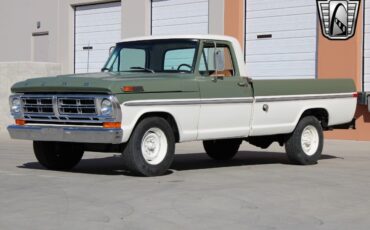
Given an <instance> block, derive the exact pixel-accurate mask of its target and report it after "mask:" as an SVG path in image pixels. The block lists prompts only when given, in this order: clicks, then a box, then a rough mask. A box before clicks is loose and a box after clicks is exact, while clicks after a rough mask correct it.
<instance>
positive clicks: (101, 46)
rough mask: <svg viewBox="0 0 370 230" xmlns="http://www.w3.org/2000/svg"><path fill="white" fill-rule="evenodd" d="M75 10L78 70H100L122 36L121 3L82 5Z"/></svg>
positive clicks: (77, 71) (85, 71)
mask: <svg viewBox="0 0 370 230" xmlns="http://www.w3.org/2000/svg"><path fill="white" fill-rule="evenodd" d="M75 13H76V15H75V23H76V24H75V72H76V73H87V72H99V71H100V70H101V68H102V67H103V65H104V64H105V61H106V60H107V58H108V56H109V48H110V47H112V46H114V45H115V43H116V42H118V41H119V40H120V39H121V3H120V2H115V3H106V4H96V5H88V6H78V7H76V11H75Z"/></svg>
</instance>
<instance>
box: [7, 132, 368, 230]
mask: <svg viewBox="0 0 370 230" xmlns="http://www.w3.org/2000/svg"><path fill="white" fill-rule="evenodd" d="M325 144H326V145H325V151H324V156H323V159H322V160H321V161H320V162H319V164H318V165H315V166H294V165H290V164H289V162H288V161H287V158H286V156H285V154H284V153H283V149H282V148H280V147H278V146H273V147H272V148H270V149H269V150H268V152H266V151H262V150H260V149H257V148H253V147H251V146H248V145H247V144H245V145H243V146H242V148H241V152H240V153H239V154H238V155H237V157H236V158H235V159H234V160H233V161H231V162H229V163H216V162H214V161H212V160H210V159H208V157H207V156H206V155H205V154H204V152H203V149H202V146H201V144H200V143H187V144H181V145H178V146H177V153H178V155H177V156H176V159H175V162H174V164H173V166H172V171H171V172H170V173H169V174H168V175H166V176H162V177H157V178H139V177H132V176H130V175H129V174H127V173H126V172H125V171H123V170H122V167H121V159H120V158H119V156H113V155H112V154H103V153H87V154H85V157H84V159H83V161H81V163H80V164H79V165H78V166H77V168H76V169H75V170H73V171H72V172H55V171H47V170H44V169H43V168H42V167H41V166H40V165H39V164H38V163H36V161H35V158H34V156H33V152H32V145H31V142H24V141H11V140H9V139H8V138H7V137H6V136H2V137H1V138H0V229H35V230H42V229H47V230H50V229H63V230H64V229H89V230H91V229H99V230H101V229H161V230H162V229H282V230H288V229H292V230H297V229H299V230H303V229H307V230H312V229H335V230H338V229H356V230H360V229H364V230H368V229H370V218H369V217H370V142H350V141H326V143H325Z"/></svg>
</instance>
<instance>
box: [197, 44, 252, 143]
mask: <svg viewBox="0 0 370 230" xmlns="http://www.w3.org/2000/svg"><path fill="white" fill-rule="evenodd" d="M200 52H201V54H200V58H199V64H198V77H197V81H198V82H199V87H200V92H201V93H200V96H201V108H200V118H199V124H198V140H213V139H222V138H239V137H247V136H248V135H249V131H250V125H251V117H252V108H253V92H252V87H251V85H249V84H248V82H247V80H246V78H242V77H240V73H239V68H238V67H237V66H236V65H237V62H236V61H235V60H236V57H235V53H234V51H233V49H232V46H231V44H228V43H227V42H224V43H223V42H213V41H212V42H203V44H202V46H201V47H200Z"/></svg>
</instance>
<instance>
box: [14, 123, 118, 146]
mask: <svg viewBox="0 0 370 230" xmlns="http://www.w3.org/2000/svg"><path fill="white" fill-rule="evenodd" d="M8 132H9V134H10V137H11V138H12V139H19V140H34V141H57V142H75V143H99V144H120V143H122V136H123V131H122V129H105V128H100V127H76V126H73V127H71V126H40V125H25V126H19V125H10V126H8Z"/></svg>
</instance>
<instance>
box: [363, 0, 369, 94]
mask: <svg viewBox="0 0 370 230" xmlns="http://www.w3.org/2000/svg"><path fill="white" fill-rule="evenodd" d="M364 2H365V1H364ZM364 57H365V60H364V90H365V91H367V92H370V4H369V2H365V43H364Z"/></svg>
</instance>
